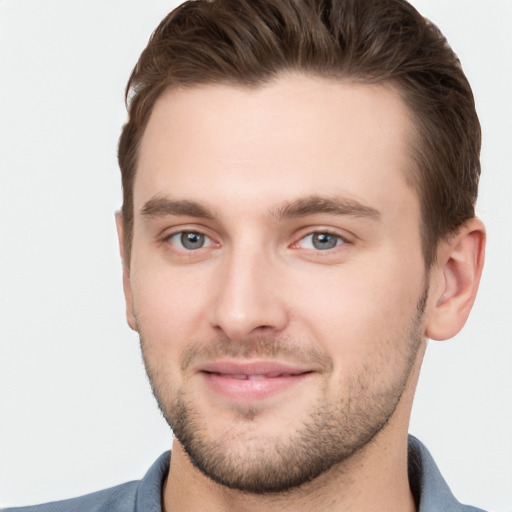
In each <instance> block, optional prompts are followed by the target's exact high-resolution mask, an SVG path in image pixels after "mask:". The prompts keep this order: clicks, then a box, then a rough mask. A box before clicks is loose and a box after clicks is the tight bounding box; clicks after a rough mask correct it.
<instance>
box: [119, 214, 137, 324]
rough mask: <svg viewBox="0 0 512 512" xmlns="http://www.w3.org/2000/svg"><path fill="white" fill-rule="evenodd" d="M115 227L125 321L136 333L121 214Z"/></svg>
mask: <svg viewBox="0 0 512 512" xmlns="http://www.w3.org/2000/svg"><path fill="white" fill-rule="evenodd" d="M116 227H117V239H118V242H119V252H120V253H121V260H122V263H123V290H124V299H125V303H126V320H127V322H128V325H129V326H130V327H131V328H132V329H133V330H134V331H137V330H138V329H137V321H136V319H135V312H134V309H133V294H132V284H131V281H130V267H129V265H128V263H127V261H128V260H127V258H126V254H125V245H124V222H123V216H122V215H121V212H119V211H118V212H116Z"/></svg>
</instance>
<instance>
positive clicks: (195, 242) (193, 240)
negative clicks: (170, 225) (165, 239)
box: [170, 231, 211, 251]
mask: <svg viewBox="0 0 512 512" xmlns="http://www.w3.org/2000/svg"><path fill="white" fill-rule="evenodd" d="M170 241H171V243H172V244H173V245H175V246H176V247H179V248H180V249H184V250H186V251H194V250H196V249H202V248H203V247H205V246H207V245H210V244H211V240H210V238H209V237H207V236H206V235H203V233H198V232H197V231H181V232H179V233H176V234H174V235H173V236H171V238H170Z"/></svg>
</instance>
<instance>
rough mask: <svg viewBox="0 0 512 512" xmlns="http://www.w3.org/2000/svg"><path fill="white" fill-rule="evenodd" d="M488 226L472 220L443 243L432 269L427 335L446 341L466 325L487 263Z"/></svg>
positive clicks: (477, 220)
mask: <svg viewBox="0 0 512 512" xmlns="http://www.w3.org/2000/svg"><path fill="white" fill-rule="evenodd" d="M484 254H485V227H484V225H483V223H482V222H481V221H480V220H479V219H476V218H474V219H471V220H469V221H468V222H467V223H466V224H464V226H463V227H462V228H461V229H460V230H459V232H458V233H457V234H456V235H455V236H453V237H452V238H451V239H450V240H449V241H447V242H442V243H441V244H440V247H439V249H438V260H437V263H436V264H434V267H433V268H432V269H431V283H433V282H434V283H435V286H433V287H431V293H432V296H431V300H432V305H431V308H430V310H429V313H428V316H427V323H426V332H425V334H426V336H427V337H428V338H431V339H434V340H445V339H448V338H451V337H453V336H455V335H456V334H457V333H458V332H459V331H460V330H461V329H462V327H463V326H464V324H465V323H466V320H467V318H468V316H469V312H470V311H471V307H472V306H473V303H474V301H475V297H476V293H477V290H478V285H479V282H480V276H481V274H482V268H483V264H484Z"/></svg>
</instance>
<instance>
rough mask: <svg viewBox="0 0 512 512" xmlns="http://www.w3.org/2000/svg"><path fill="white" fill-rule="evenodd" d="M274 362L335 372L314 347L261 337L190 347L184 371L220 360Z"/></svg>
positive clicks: (216, 341)
mask: <svg viewBox="0 0 512 512" xmlns="http://www.w3.org/2000/svg"><path fill="white" fill-rule="evenodd" d="M223 358H233V359H270V360H279V361H281V362H286V363H289V364H294V363H295V364H300V365H313V366H314V367H318V368H321V369H322V370H323V371H325V372H330V371H332V368H333V362H332V359H331V358H330V357H329V356H327V355H326V354H325V353H323V352H322V351H320V350H319V349H317V348H316V347H313V346H305V345H303V344H298V343H296V342H292V341H291V340H289V339H285V338H278V337H269V336H261V337H258V338H252V339H250V340H241V341H233V340H231V339H229V338H225V337H224V338H217V339H215V340H212V341H209V342H206V343H200V342H196V343H193V344H191V345H190V346H188V347H187V348H186V349H185V350H184V351H183V354H182V356H181V370H182V371H186V370H188V369H190V368H191V367H193V366H194V365H196V364H198V363H204V362H206V361H213V360H216V359H223Z"/></svg>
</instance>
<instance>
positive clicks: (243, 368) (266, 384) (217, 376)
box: [198, 361, 315, 403]
mask: <svg viewBox="0 0 512 512" xmlns="http://www.w3.org/2000/svg"><path fill="white" fill-rule="evenodd" d="M198 373H199V375H200V376H201V377H202V378H203V380H204V382H205V384H206V386H207V388H208V390H209V391H211V392H212V393H214V395H216V396H218V397H221V398H223V399H225V400H228V401H234V402H238V403H240V402H244V403H247V402H257V401H261V400H264V399H267V398H269V397H271V396H275V395H278V394H280V393H284V392H285V391H287V390H290V389H291V388H293V387H295V386H296V385H298V384H299V383H301V382H303V381H304V380H305V379H307V378H308V377H310V376H311V375H313V374H314V373H315V372H314V370H312V369H311V368H305V367H304V368H303V367H300V366H294V365H289V364H285V363H281V362H276V361H255V362H253V361H245V362H243V361H215V362H212V363H207V364H204V365H202V366H200V367H199V368H198Z"/></svg>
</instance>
